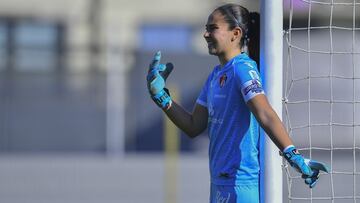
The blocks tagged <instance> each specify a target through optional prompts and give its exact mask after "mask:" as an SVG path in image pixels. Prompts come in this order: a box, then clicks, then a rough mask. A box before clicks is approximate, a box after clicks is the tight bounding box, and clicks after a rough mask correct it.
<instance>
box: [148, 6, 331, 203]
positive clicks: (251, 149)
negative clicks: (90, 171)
mask: <svg viewBox="0 0 360 203" xmlns="http://www.w3.org/2000/svg"><path fill="white" fill-rule="evenodd" d="M204 38H205V40H206V42H207V44H208V51H209V54H211V55H215V56H217V57H218V59H219V62H220V64H219V65H217V66H215V67H214V69H213V71H212V73H210V75H209V77H208V79H207V81H206V83H205V85H204V86H203V88H202V91H201V93H200V95H199V97H198V99H197V101H196V104H195V107H194V110H193V112H192V113H189V112H187V111H185V110H184V109H183V108H182V107H181V106H180V105H178V104H177V103H176V102H175V101H172V100H171V97H170V94H169V91H168V90H167V89H166V88H165V80H166V78H167V76H168V75H169V73H170V72H171V70H172V68H173V67H172V64H166V65H164V64H160V58H161V53H160V52H158V53H157V54H156V55H155V57H154V60H153V62H152V63H151V64H150V69H149V72H148V76H147V81H148V89H149V92H150V95H151V97H152V99H153V100H154V101H155V103H156V104H158V105H159V106H160V107H161V108H162V109H163V111H164V112H165V113H166V115H167V116H168V117H169V118H170V119H171V120H172V122H174V124H176V125H177V126H178V127H179V128H180V129H181V130H183V131H184V132H185V133H186V134H188V135H189V136H190V137H196V136H197V135H199V134H200V133H201V132H203V131H204V130H205V129H206V128H208V132H209V138H210V146H209V159H210V164H209V167H210V176H211V192H210V202H211V203H213V202H214V203H215V202H241V203H257V202H259V171H260V166H259V130H260V129H259V125H260V126H261V127H262V128H263V129H264V130H265V132H266V133H267V134H268V135H269V136H270V138H271V140H272V141H273V142H274V143H275V144H276V146H277V147H278V148H279V149H280V150H281V151H282V152H283V155H284V157H285V158H286V159H287V160H288V162H289V163H290V165H291V166H293V167H294V168H295V169H297V170H298V171H299V172H300V173H302V177H303V178H304V179H305V183H306V184H308V185H309V186H310V187H313V186H314V185H315V183H316V182H317V180H318V177H319V170H324V171H326V172H328V168H327V167H326V166H325V165H323V164H321V163H319V162H315V161H312V160H308V159H304V158H303V157H302V156H301V155H300V154H299V152H298V151H297V150H296V149H295V147H294V145H293V143H292V141H291V139H290V137H289V135H288V133H287V132H286V130H285V128H284V127H283V124H282V123H281V121H280V119H279V117H278V116H277V114H276V113H275V111H274V110H273V109H272V107H271V106H270V104H269V103H268V101H267V99H266V96H265V93H264V90H263V88H262V84H261V78H260V74H259V72H258V68H257V63H256V61H258V56H259V54H258V53H259V46H258V45H259V15H258V14H257V13H249V11H248V10H247V9H246V8H244V7H242V6H240V5H236V4H226V5H223V6H220V7H218V8H216V9H215V10H214V11H213V12H212V13H211V14H210V16H209V17H208V20H207V24H206V30H205V33H204Z"/></svg>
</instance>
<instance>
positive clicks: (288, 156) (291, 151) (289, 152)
mask: <svg viewBox="0 0 360 203" xmlns="http://www.w3.org/2000/svg"><path fill="white" fill-rule="evenodd" d="M295 155H300V153H299V151H298V150H297V149H296V148H295V147H294V146H292V147H289V148H287V149H286V150H284V152H282V153H281V156H283V157H285V159H286V160H288V161H290V160H291V158H292V157H293V156H295Z"/></svg>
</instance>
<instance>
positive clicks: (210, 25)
mask: <svg viewBox="0 0 360 203" xmlns="http://www.w3.org/2000/svg"><path fill="white" fill-rule="evenodd" d="M214 26H218V25H217V24H206V25H205V27H214Z"/></svg>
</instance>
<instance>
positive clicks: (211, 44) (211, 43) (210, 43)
mask: <svg viewBox="0 0 360 203" xmlns="http://www.w3.org/2000/svg"><path fill="white" fill-rule="evenodd" d="M206 42H207V44H208V47H209V48H210V47H214V45H215V43H214V42H212V41H206Z"/></svg>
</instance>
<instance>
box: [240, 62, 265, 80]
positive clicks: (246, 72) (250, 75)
mask: <svg viewBox="0 0 360 203" xmlns="http://www.w3.org/2000/svg"><path fill="white" fill-rule="evenodd" d="M234 74H235V75H236V77H240V78H244V79H257V80H260V74H259V71H258V69H257V64H256V62H255V61H254V60H252V59H250V58H249V57H244V58H241V59H238V60H236V61H234Z"/></svg>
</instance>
